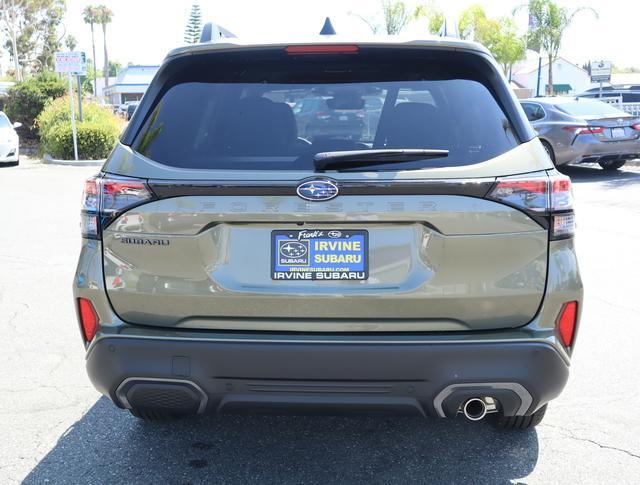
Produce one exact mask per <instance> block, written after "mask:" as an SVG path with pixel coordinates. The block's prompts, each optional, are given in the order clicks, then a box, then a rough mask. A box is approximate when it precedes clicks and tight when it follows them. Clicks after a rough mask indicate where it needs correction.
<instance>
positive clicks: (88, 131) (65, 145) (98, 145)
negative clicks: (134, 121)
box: [36, 97, 122, 160]
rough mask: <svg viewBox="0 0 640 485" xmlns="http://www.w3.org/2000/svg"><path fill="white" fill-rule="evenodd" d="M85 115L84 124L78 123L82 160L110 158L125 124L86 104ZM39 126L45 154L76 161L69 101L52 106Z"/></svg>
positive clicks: (92, 104) (65, 100)
mask: <svg viewBox="0 0 640 485" xmlns="http://www.w3.org/2000/svg"><path fill="white" fill-rule="evenodd" d="M82 111H83V121H82V122H79V121H78V120H76V129H77V133H78V157H79V158H81V159H85V160H96V159H101V158H106V157H107V155H108V154H109V152H110V151H111V149H112V148H113V146H114V145H115V143H116V141H117V139H118V135H119V134H120V131H121V129H122V120H121V119H120V118H118V117H117V116H115V115H114V114H113V113H112V112H111V110H109V109H107V108H104V107H102V106H100V105H98V104H96V103H83V104H82ZM76 117H77V112H76ZM36 126H37V128H38V132H39V134H40V143H41V150H42V151H43V152H44V153H48V154H50V155H51V156H52V157H54V158H60V159H66V160H71V159H73V137H72V132H71V116H70V114H69V98H68V97H63V98H58V99H56V100H54V101H52V102H50V103H48V104H47V106H46V107H45V109H44V110H43V111H42V113H40V116H38V118H37V120H36Z"/></svg>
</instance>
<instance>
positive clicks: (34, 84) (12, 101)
mask: <svg viewBox="0 0 640 485" xmlns="http://www.w3.org/2000/svg"><path fill="white" fill-rule="evenodd" d="M66 90H67V85H66V84H65V83H64V81H62V80H61V79H59V78H58V76H56V75H55V74H53V73H51V72H43V73H41V74H39V75H38V76H36V77H33V78H30V79H27V80H26V81H23V82H19V83H17V84H16V85H15V86H13V87H11V89H9V92H8V93H7V101H6V105H5V112H6V113H7V115H8V116H9V118H10V119H11V120H12V121H19V122H20V123H22V124H23V125H24V128H25V132H24V135H26V137H27V138H29V137H33V136H35V134H36V130H35V126H34V120H35V119H36V117H37V116H38V115H39V114H40V112H41V111H42V109H43V108H44V106H45V105H46V104H47V102H49V101H51V100H53V99H56V98H59V97H60V96H64V94H65V92H66Z"/></svg>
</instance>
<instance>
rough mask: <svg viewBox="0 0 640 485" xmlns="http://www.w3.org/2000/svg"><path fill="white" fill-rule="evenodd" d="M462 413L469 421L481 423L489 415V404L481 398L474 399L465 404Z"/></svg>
mask: <svg viewBox="0 0 640 485" xmlns="http://www.w3.org/2000/svg"><path fill="white" fill-rule="evenodd" d="M462 412H463V414H464V417H465V418H467V419H468V420H469V421H480V420H481V419H482V418H484V417H485V416H486V415H487V404H486V403H485V402H484V399H482V398H480V397H472V398H471V399H467V401H466V402H465V403H464V406H463V407H462Z"/></svg>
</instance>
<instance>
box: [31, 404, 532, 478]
mask: <svg viewBox="0 0 640 485" xmlns="http://www.w3.org/2000/svg"><path fill="white" fill-rule="evenodd" d="M537 459H538V437H537V434H536V432H535V431H515V432H513V431H511V432H505V431H500V430H498V429H495V428H494V427H492V426H491V425H489V424H488V423H470V422H467V421H465V420H462V419H455V420H437V419H429V420H424V419H421V418H409V417H400V418H398V417H325V416H311V417H309V416H304V417H303V416H249V417H247V416H224V417H208V418H202V419H188V420H182V421H178V422H175V423H168V424H150V423H145V422H142V421H138V420H137V419H135V418H133V417H132V416H130V415H129V414H128V413H127V412H124V411H122V410H119V409H117V408H116V407H115V406H114V405H113V404H112V403H111V402H110V401H108V400H107V399H106V398H101V399H99V400H98V401H97V402H96V403H95V405H94V406H93V407H92V408H91V409H90V410H89V411H88V412H87V413H86V414H85V415H84V416H83V417H82V419H80V420H79V421H78V422H76V423H75V424H74V425H73V426H72V427H70V428H69V429H68V430H67V431H66V432H65V433H64V434H63V435H62V436H61V437H60V439H59V440H58V443H57V444H56V446H55V447H54V448H53V449H52V450H51V451H50V452H49V453H48V454H47V455H46V456H45V457H44V458H43V459H42V461H40V463H38V464H37V465H36V466H35V468H34V469H33V470H32V471H31V473H30V474H29V475H28V476H27V478H26V479H25V482H24V483H43V482H45V481H48V482H49V483H152V482H155V483H157V484H164V483H180V484H186V483H204V482H215V483H255V482H259V483H336V482H341V483H407V482H412V483H417V482H422V483H424V482H439V483H444V482H446V483H457V482H459V483H508V482H509V481H510V480H517V479H519V478H521V477H524V476H527V475H528V474H529V473H531V471H532V470H533V469H534V467H535V465H536V462H537Z"/></svg>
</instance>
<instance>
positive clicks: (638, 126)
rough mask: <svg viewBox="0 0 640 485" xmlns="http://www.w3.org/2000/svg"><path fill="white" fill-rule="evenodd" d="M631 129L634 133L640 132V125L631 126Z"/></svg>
mask: <svg viewBox="0 0 640 485" xmlns="http://www.w3.org/2000/svg"><path fill="white" fill-rule="evenodd" d="M631 128H633V129H634V130H636V131H640V123H638V124H637V125H631Z"/></svg>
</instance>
